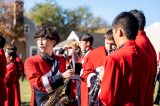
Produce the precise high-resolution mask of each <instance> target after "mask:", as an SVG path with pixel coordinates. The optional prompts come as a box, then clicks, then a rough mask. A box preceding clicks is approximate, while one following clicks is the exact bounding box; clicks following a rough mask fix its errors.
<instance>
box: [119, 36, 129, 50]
mask: <svg viewBox="0 0 160 106" xmlns="http://www.w3.org/2000/svg"><path fill="white" fill-rule="evenodd" d="M128 41H129V40H128V39H125V38H124V39H122V40H120V41H119V43H118V44H117V48H120V47H121V46H122V45H123V44H124V43H126V42H128Z"/></svg>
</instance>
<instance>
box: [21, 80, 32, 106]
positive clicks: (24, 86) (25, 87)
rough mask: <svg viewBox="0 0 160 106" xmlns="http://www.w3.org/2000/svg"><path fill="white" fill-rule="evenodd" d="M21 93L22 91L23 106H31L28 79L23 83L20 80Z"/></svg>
mask: <svg viewBox="0 0 160 106" xmlns="http://www.w3.org/2000/svg"><path fill="white" fill-rule="evenodd" d="M20 91H21V106H29V105H30V97H31V88H30V84H29V81H28V80H27V79H26V78H25V79H24V80H23V81H21V80H20Z"/></svg>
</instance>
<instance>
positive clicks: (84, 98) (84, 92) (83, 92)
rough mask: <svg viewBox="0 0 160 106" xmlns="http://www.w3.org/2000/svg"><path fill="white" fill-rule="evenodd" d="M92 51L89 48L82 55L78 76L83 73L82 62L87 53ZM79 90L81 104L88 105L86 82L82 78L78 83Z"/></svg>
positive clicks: (82, 105) (83, 62)
mask: <svg viewBox="0 0 160 106" xmlns="http://www.w3.org/2000/svg"><path fill="white" fill-rule="evenodd" d="M91 51H92V49H90V50H89V51H88V52H87V53H86V54H85V55H84V56H83V57H82V70H81V72H80V77H81V75H83V70H84V68H83V67H84V64H85V61H86V60H85V59H86V58H87V57H88V54H89V53H90V52H91ZM80 86H81V87H80V90H81V106H88V87H87V83H86V82H85V81H84V80H83V79H82V80H81V85H80Z"/></svg>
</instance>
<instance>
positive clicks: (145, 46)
mask: <svg viewBox="0 0 160 106" xmlns="http://www.w3.org/2000/svg"><path fill="white" fill-rule="evenodd" d="M130 13H132V14H133V15H134V16H135V17H136V18H137V20H138V22H139V31H138V35H137V37H136V44H137V45H138V47H140V49H141V50H143V51H144V52H146V53H147V54H148V57H147V58H148V59H149V60H150V61H149V62H150V64H149V65H150V73H149V75H148V77H147V86H148V89H147V91H146V92H147V94H146V96H145V101H146V102H145V106H152V105H153V94H154V79H155V75H156V71H157V55H156V51H155V49H154V47H153V45H152V43H151V42H150V40H149V39H148V37H147V36H146V33H145V31H144V27H145V24H146V20H145V16H144V14H143V12H141V11H139V10H131V11H130ZM155 36H156V35H155Z"/></svg>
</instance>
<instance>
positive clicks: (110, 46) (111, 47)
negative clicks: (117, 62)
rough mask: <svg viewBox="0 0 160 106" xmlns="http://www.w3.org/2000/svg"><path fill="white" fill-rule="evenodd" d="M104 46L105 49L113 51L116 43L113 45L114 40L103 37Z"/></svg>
mask: <svg viewBox="0 0 160 106" xmlns="http://www.w3.org/2000/svg"><path fill="white" fill-rule="evenodd" d="M105 48H106V49H107V50H111V51H114V50H115V49H116V45H115V43H114V41H112V40H108V39H105Z"/></svg>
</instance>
